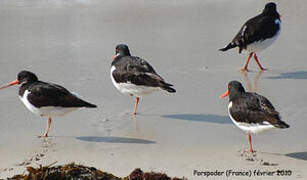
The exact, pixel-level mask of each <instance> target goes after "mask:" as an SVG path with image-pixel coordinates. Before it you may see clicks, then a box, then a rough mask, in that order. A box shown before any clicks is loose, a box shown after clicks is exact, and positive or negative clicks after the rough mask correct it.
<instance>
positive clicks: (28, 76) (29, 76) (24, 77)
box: [0, 71, 38, 89]
mask: <svg viewBox="0 0 307 180" xmlns="http://www.w3.org/2000/svg"><path fill="white" fill-rule="evenodd" d="M35 81H38V78H37V76H36V75H35V74H34V73H32V72H30V71H20V72H19V73H18V75H17V79H16V80H14V81H12V82H10V83H8V84H6V85H4V86H1V87H0V89H4V88H7V87H10V86H14V85H17V84H24V83H28V82H35Z"/></svg>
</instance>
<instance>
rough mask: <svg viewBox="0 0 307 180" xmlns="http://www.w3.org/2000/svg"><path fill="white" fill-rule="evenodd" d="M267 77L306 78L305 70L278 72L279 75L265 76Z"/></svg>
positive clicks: (306, 72)
mask: <svg viewBox="0 0 307 180" xmlns="http://www.w3.org/2000/svg"><path fill="white" fill-rule="evenodd" d="M267 78H268V79H307V71H296V72H286V73H280V75H279V76H271V77H267Z"/></svg>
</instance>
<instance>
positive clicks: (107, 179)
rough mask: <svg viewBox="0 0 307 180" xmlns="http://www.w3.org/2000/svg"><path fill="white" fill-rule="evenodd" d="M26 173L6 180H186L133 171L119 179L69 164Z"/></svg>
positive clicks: (88, 168) (93, 169) (85, 167)
mask: <svg viewBox="0 0 307 180" xmlns="http://www.w3.org/2000/svg"><path fill="white" fill-rule="evenodd" d="M27 171H28V172H27V173H26V174H23V175H15V176H13V177H12V178H7V179H8V180H186V179H185V178H170V177H168V176H167V175H166V174H163V173H155V172H145V173H144V172H143V171H142V170H141V169H135V170H134V171H133V172H132V173H131V174H130V175H129V176H127V177H124V178H120V177H116V176H114V175H112V174H109V173H106V172H103V171H100V170H98V169H96V168H94V167H87V166H83V165H77V164H75V163H70V164H66V165H59V166H52V167H50V166H44V167H43V166H40V167H39V168H34V167H27Z"/></svg>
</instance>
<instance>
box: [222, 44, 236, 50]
mask: <svg viewBox="0 0 307 180" xmlns="http://www.w3.org/2000/svg"><path fill="white" fill-rule="evenodd" d="M235 47H237V45H236V44H235V43H229V44H228V45H227V46H226V47H224V48H221V49H219V51H227V50H228V49H232V48H235Z"/></svg>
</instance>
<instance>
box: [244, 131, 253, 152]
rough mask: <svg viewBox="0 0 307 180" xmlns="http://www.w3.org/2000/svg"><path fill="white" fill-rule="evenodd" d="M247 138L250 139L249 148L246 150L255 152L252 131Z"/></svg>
mask: <svg viewBox="0 0 307 180" xmlns="http://www.w3.org/2000/svg"><path fill="white" fill-rule="evenodd" d="M247 139H248V144H249V148H248V150H246V151H247V152H254V150H253V147H252V136H251V135H250V133H248V134H247Z"/></svg>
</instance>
